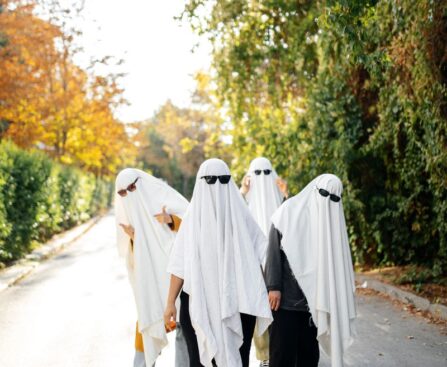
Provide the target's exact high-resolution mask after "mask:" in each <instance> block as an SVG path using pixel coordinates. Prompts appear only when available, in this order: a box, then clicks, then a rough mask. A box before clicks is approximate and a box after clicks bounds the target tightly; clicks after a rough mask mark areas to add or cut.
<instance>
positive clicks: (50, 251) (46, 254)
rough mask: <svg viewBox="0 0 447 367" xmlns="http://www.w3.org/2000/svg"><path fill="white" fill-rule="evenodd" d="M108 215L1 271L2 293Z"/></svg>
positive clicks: (93, 220)
mask: <svg viewBox="0 0 447 367" xmlns="http://www.w3.org/2000/svg"><path fill="white" fill-rule="evenodd" d="M105 215H106V213H104V214H101V215H98V216H96V217H94V218H92V219H90V220H89V221H87V222H85V223H83V224H80V225H79V226H77V227H74V228H72V229H69V230H68V231H65V232H63V233H60V234H57V235H55V236H53V237H52V238H51V239H50V240H49V241H48V242H47V243H45V244H43V245H42V246H39V247H38V248H37V249H35V250H34V251H32V252H31V253H29V254H28V255H26V256H25V257H24V258H23V259H20V260H18V261H17V262H16V263H15V264H14V265H11V266H9V267H6V268H5V269H3V270H0V292H2V291H4V290H5V289H7V288H9V287H11V286H13V285H14V284H17V283H18V282H19V281H20V280H22V279H23V278H25V277H26V276H27V275H29V274H30V273H31V272H32V271H33V270H34V269H35V268H36V267H37V266H38V265H39V264H40V263H42V262H43V261H45V260H47V259H49V258H50V257H52V256H54V255H55V254H56V253H58V252H59V251H61V250H62V249H64V248H65V247H67V246H68V245H70V244H72V243H73V242H74V241H76V240H77V239H79V238H80V237H82V236H83V235H84V234H85V233H87V232H88V231H89V230H90V229H91V228H92V227H93V226H94V225H95V224H96V223H98V222H99V220H100V219H101V218H103V217H104V216H105Z"/></svg>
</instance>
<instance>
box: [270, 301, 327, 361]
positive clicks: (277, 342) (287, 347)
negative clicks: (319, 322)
mask: <svg viewBox="0 0 447 367" xmlns="http://www.w3.org/2000/svg"><path fill="white" fill-rule="evenodd" d="M319 359H320V350H319V348H318V341H317V328H316V327H315V325H314V323H313V322H312V320H311V316H310V313H309V312H302V311H288V310H282V309H279V310H278V311H273V323H272V324H271V325H270V367H317V366H318V361H319Z"/></svg>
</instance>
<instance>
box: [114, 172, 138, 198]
mask: <svg viewBox="0 0 447 367" xmlns="http://www.w3.org/2000/svg"><path fill="white" fill-rule="evenodd" d="M139 178H140V177H137V179H136V180H135V181H134V182H132V183H131V184H130V185H129V186H127V188H125V189H122V190H119V191H118V195H119V196H121V197H124V196H126V195H127V191H129V192H134V191H135V190H136V189H137V185H136V183H137V181H138V179H139Z"/></svg>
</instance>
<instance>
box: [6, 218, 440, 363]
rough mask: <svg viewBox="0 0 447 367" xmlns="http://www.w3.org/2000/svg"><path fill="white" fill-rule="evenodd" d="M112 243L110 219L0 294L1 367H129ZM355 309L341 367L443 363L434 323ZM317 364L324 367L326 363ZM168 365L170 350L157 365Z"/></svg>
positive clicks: (365, 304) (120, 274) (129, 301)
mask: <svg viewBox="0 0 447 367" xmlns="http://www.w3.org/2000/svg"><path fill="white" fill-rule="evenodd" d="M114 239H115V223H114V218H113V216H111V215H108V216H106V217H104V218H103V219H101V220H100V221H99V222H98V224H96V225H95V226H94V227H93V228H92V229H91V230H90V231H89V232H88V233H87V234H85V235H84V236H83V237H81V238H80V239H79V240H78V241H76V242H75V243H74V244H72V245H71V246H70V247H69V248H67V249H66V250H64V251H63V252H62V253H60V254H59V255H58V256H56V257H54V258H52V259H50V260H48V261H46V262H44V263H43V264H42V265H40V266H39V267H38V268H37V269H36V271H35V272H34V273H33V274H31V275H30V276H28V277H27V278H26V279H24V280H23V281H21V282H20V283H19V284H17V285H16V286H14V287H11V288H9V289H7V290H5V291H3V292H2V293H0V366H1V367H56V366H57V367H61V366H64V367H89V366H92V367H125V366H132V358H133V333H134V323H135V320H136V316H135V307H134V304H133V297H132V294H131V290H130V287H129V284H128V280H127V277H126V270H125V266H124V264H123V262H122V261H121V259H119V258H118V255H117V251H116V249H115V244H114ZM358 306H359V319H358V322H357V331H358V337H357V340H356V342H355V343H354V345H353V346H352V348H351V349H350V350H349V351H348V354H347V358H346V362H347V365H349V366H355V367H359V366H374V367H379V366H384V367H394V366H395V367H412V366H415V367H416V366H425V367H438V366H439V367H445V366H447V336H446V335H442V334H441V332H440V329H439V327H438V326H435V325H432V324H428V323H427V322H426V321H425V320H424V319H422V318H419V317H415V316H412V315H409V314H408V313H406V312H405V311H402V310H399V309H397V308H396V307H395V306H393V305H392V304H391V303H390V302H387V301H385V300H383V299H381V298H379V297H376V296H359V297H358ZM320 365H321V366H322V367H328V366H329V363H328V362H327V358H324V357H323V358H322V361H321V363H320ZM173 366H174V352H173V347H169V348H167V349H165V350H164V352H163V353H162V355H161V356H160V358H159V360H158V362H157V367H173ZM252 366H253V367H254V366H257V363H256V362H255V360H254V358H253V363H252Z"/></svg>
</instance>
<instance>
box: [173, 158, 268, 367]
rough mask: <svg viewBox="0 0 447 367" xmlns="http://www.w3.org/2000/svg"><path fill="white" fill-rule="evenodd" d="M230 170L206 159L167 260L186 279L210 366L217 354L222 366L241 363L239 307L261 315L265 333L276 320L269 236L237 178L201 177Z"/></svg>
mask: <svg viewBox="0 0 447 367" xmlns="http://www.w3.org/2000/svg"><path fill="white" fill-rule="evenodd" d="M229 174H230V171H229V169H228V166H227V165H226V164H225V162H223V161H221V160H219V159H209V160H207V161H205V162H204V163H202V165H201V166H200V169H199V172H198V174H197V179H196V184H195V187H194V193H193V197H192V199H191V204H190V206H189V208H188V210H187V213H186V214H185V217H184V219H183V223H182V226H181V227H180V231H179V233H178V235H177V238H176V240H175V243H174V247H173V250H172V253H171V258H170V262H169V265H168V271H169V272H170V273H172V274H174V275H176V276H178V277H180V278H182V279H184V285H183V290H184V291H185V292H186V293H188V294H189V310H190V315H191V322H192V325H193V327H194V330H195V332H196V335H197V340H198V346H199V352H200V361H201V363H202V364H203V365H204V366H205V367H211V365H212V364H211V361H212V359H213V358H214V359H215V361H216V363H217V365H218V366H219V367H239V366H242V361H241V357H240V354H239V348H240V346H241V345H242V342H243V334H242V324H241V320H240V313H246V314H249V315H254V316H256V317H257V321H258V326H259V333H260V334H262V333H263V332H264V331H265V330H266V328H267V327H268V325H269V324H270V323H271V321H272V314H271V311H270V307H269V303H268V298H267V290H266V287H265V283H264V279H263V276H262V272H261V260H262V258H263V257H264V253H265V251H266V245H267V244H266V238H265V236H264V235H263V233H262V231H261V230H260V228H259V226H258V225H257V224H256V223H255V221H254V220H253V217H252V216H251V214H250V212H249V211H248V208H247V205H246V203H245V202H244V201H243V198H242V196H241V194H240V193H239V191H238V189H237V187H236V185H235V183H234V181H233V180H232V179H231V180H230V182H229V183H228V184H222V183H220V182H219V181H217V182H216V183H215V184H207V183H206V182H205V180H204V179H201V177H202V176H207V175H216V176H219V175H229Z"/></svg>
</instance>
